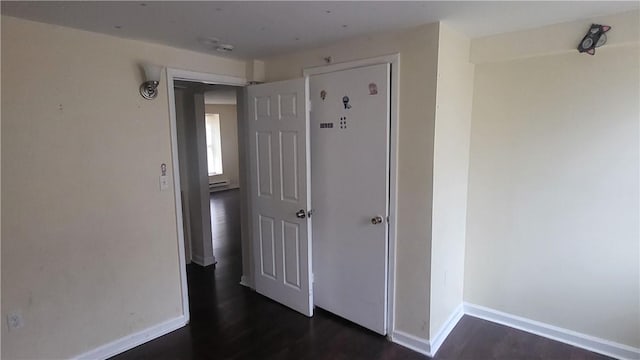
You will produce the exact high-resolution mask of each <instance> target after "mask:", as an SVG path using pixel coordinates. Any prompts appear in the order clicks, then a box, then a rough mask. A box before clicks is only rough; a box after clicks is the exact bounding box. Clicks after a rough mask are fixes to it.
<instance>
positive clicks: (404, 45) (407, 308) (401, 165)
mask: <svg viewBox="0 0 640 360" xmlns="http://www.w3.org/2000/svg"><path fill="white" fill-rule="evenodd" d="M392 53H400V56H401V59H400V63H401V65H400V92H399V93H400V105H399V108H400V119H399V122H398V124H399V143H398V146H399V148H398V188H399V189H400V190H399V193H398V211H397V214H396V219H397V221H398V223H397V227H398V234H397V250H396V256H397V260H396V264H397V268H396V297H395V305H396V313H395V328H396V329H397V330H400V331H403V332H406V333H409V334H412V335H415V336H418V337H422V338H424V339H428V338H429V279H430V268H431V266H430V245H431V244H430V243H431V191H432V187H431V184H432V169H433V129H434V121H435V102H436V71H437V61H438V24H429V25H424V26H421V27H418V28H414V29H410V30H407V31H403V32H399V33H392V34H381V35H373V36H367V37H361V38H356V39H351V40H346V41H342V42H339V43H336V44H333V45H330V46H326V47H322V48H318V49H314V50H309V51H302V52H298V53H292V54H286V55H283V56H280V57H276V58H270V59H264V60H265V68H266V74H265V76H266V80H267V81H274V80H283V79H291V78H296V77H301V76H302V69H303V68H304V67H310V66H319V65H323V64H324V60H323V58H324V57H327V56H331V57H332V58H333V61H334V63H340V62H345V61H350V60H357V59H364V58H371V57H375V56H381V55H388V54H392Z"/></svg>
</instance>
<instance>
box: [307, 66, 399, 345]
mask: <svg viewBox="0 0 640 360" xmlns="http://www.w3.org/2000/svg"><path fill="white" fill-rule="evenodd" d="M378 64H391V126H390V131H391V133H390V136H389V172H390V173H389V221H388V223H389V259H388V261H389V264H388V269H389V270H388V274H387V337H390V336H391V334H393V331H394V329H395V323H394V321H393V320H394V314H395V303H394V299H395V295H396V283H395V275H396V234H397V230H398V229H397V224H398V221H397V220H396V218H395V216H396V209H397V206H398V202H397V198H398V196H397V195H398V118H399V114H400V111H399V107H398V105H399V101H400V54H390V55H383V56H379V57H374V58H368V59H361V60H354V61H347V62H342V63H336V64H329V65H324V66H316V67H309V68H305V69H304V70H303V72H302V73H303V75H304V76H305V77H309V76H312V75H320V74H326V73H330V72H335V71H340V70H348V69H353V68H358V67H364V66H370V65H378ZM312 191H313V190H312ZM311 206H312V207H313V204H311Z"/></svg>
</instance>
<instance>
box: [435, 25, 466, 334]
mask: <svg viewBox="0 0 640 360" xmlns="http://www.w3.org/2000/svg"><path fill="white" fill-rule="evenodd" d="M439 37H440V38H439V41H438V88H437V97H436V122H435V132H434V150H433V152H434V153H433V158H434V160H433V215H432V240H431V304H430V305H431V308H430V313H431V316H430V329H431V330H430V338H431V339H434V336H437V334H438V333H439V332H440V330H441V329H442V327H443V326H444V325H445V324H446V322H447V320H448V319H449V318H450V317H451V316H452V315H454V313H455V312H456V311H459V310H460V308H461V305H462V290H463V282H464V246H465V235H466V231H465V230H466V219H467V179H468V170H469V139H470V131H471V104H472V100H473V65H472V64H471V63H470V62H469V50H470V41H469V39H468V38H467V37H465V36H464V35H462V34H460V33H458V32H456V31H455V30H454V29H452V28H451V27H449V26H447V25H446V24H444V23H440V34H439Z"/></svg>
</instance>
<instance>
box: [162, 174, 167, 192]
mask: <svg viewBox="0 0 640 360" xmlns="http://www.w3.org/2000/svg"><path fill="white" fill-rule="evenodd" d="M168 188H169V177H168V176H167V175H160V190H167V189H168Z"/></svg>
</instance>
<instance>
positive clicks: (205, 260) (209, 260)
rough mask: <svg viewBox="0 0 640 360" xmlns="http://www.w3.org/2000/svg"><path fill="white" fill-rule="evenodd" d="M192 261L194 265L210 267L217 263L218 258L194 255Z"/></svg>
mask: <svg viewBox="0 0 640 360" xmlns="http://www.w3.org/2000/svg"><path fill="white" fill-rule="evenodd" d="M191 261H193V262H194V263H196V264H198V265H200V266H209V265H213V264H215V263H216V257H215V256H207V257H203V256H200V255H197V254H192V255H191Z"/></svg>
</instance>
